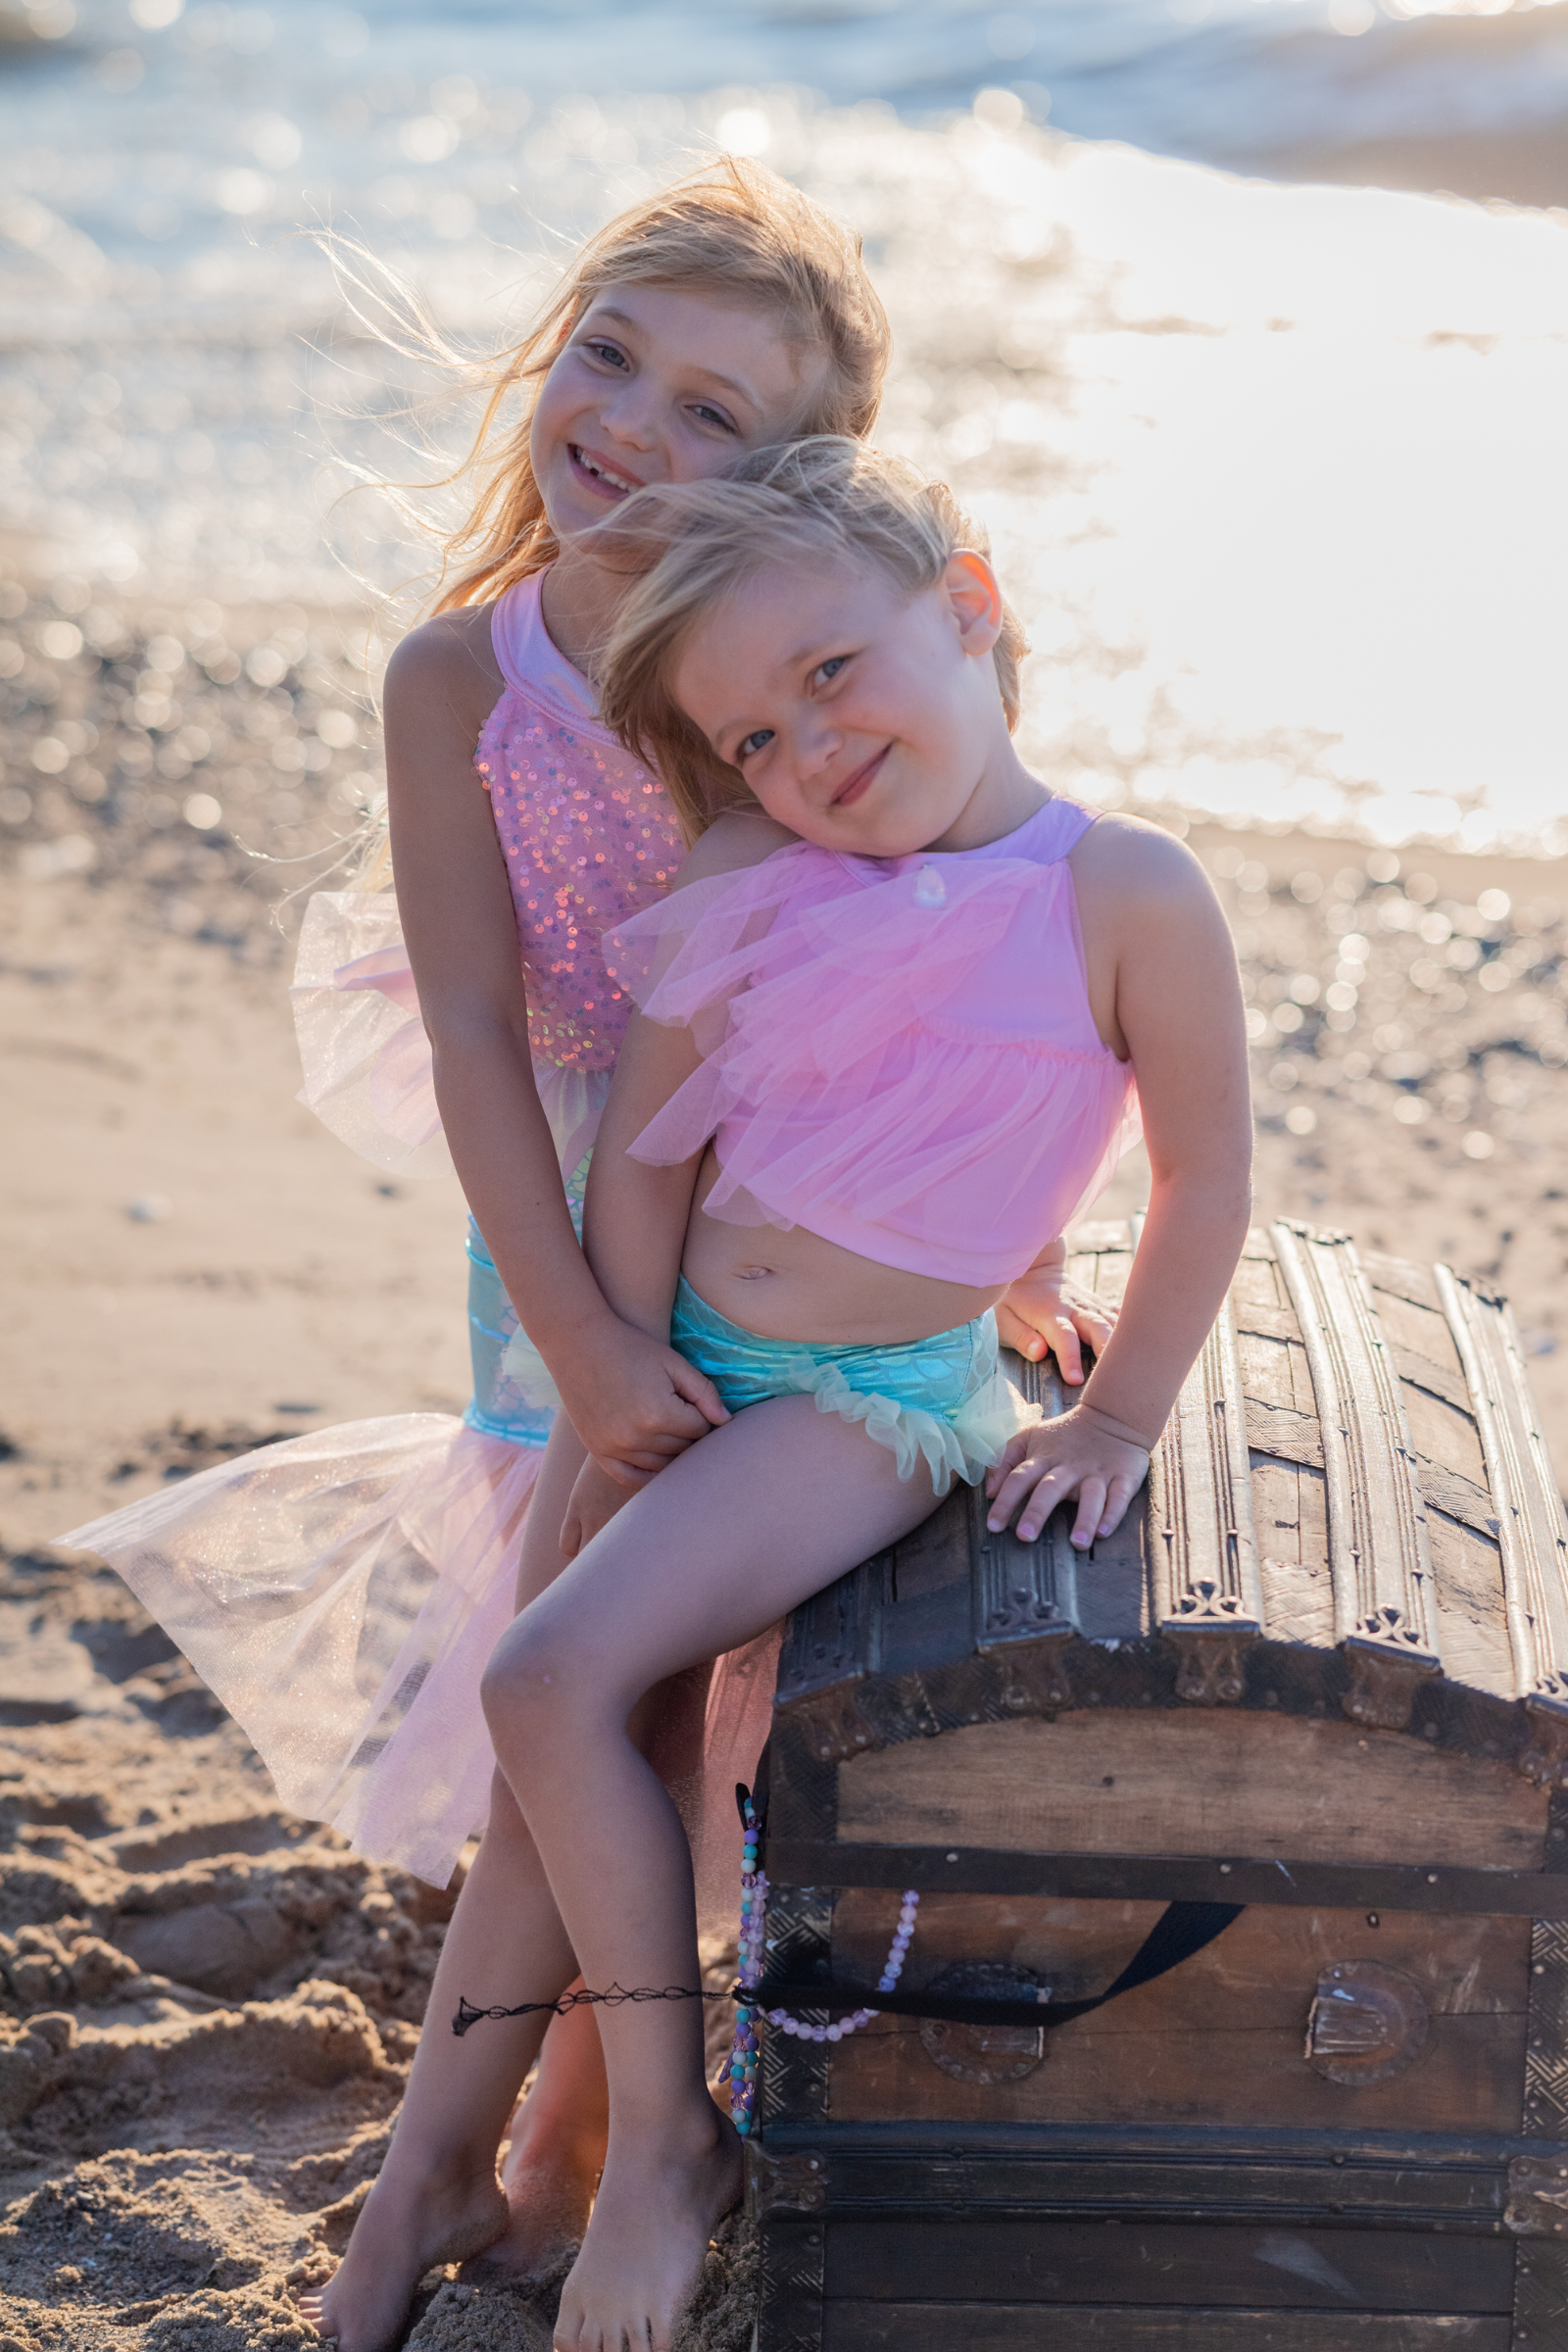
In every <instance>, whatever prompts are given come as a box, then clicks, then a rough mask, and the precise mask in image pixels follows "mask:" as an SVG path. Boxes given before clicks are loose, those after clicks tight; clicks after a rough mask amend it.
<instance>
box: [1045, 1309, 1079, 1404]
mask: <svg viewBox="0 0 1568 2352" xmlns="http://www.w3.org/2000/svg"><path fill="white" fill-rule="evenodd" d="M1049 1337H1050V1340H1051V1350H1052V1353H1053V1354H1054V1357H1055V1359H1056V1369H1057V1371H1058V1372H1059V1373H1060V1374H1061V1377H1062V1379H1063V1380H1064V1381H1066V1382H1067V1384H1068V1386H1069V1387H1071V1388H1076V1387H1077V1386H1078V1383H1079V1382H1080V1381H1081V1380H1082V1379H1083V1376H1084V1352H1083V1349H1082V1348H1080V1347H1079V1345H1078V1334H1077V1332H1076V1331H1075V1330H1074V1328H1073V1322H1072V1318H1071V1317H1070V1316H1068V1315H1054V1316H1053V1317H1052V1318H1051V1330H1050V1334H1049Z"/></svg>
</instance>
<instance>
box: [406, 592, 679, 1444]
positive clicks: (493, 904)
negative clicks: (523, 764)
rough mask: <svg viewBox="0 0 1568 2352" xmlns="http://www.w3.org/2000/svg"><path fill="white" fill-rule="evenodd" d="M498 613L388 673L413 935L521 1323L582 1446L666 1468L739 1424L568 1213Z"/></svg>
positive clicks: (449, 1123)
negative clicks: (511, 781) (644, 1323)
mask: <svg viewBox="0 0 1568 2352" xmlns="http://www.w3.org/2000/svg"><path fill="white" fill-rule="evenodd" d="M501 687H502V680H501V677H500V674H499V671H498V670H497V669H496V666H495V659H494V655H493V654H492V652H491V649H490V633H489V614H488V613H487V612H484V611H472V612H463V613H450V614H444V615H442V616H441V617H440V618H438V619H436V620H433V621H430V622H427V623H426V624H425V626H424V627H423V628H420V629H417V630H416V631H415V632H414V634H413V635H412V636H410V637H408V638H406V639H405V640H404V642H403V644H402V645H401V646H400V647H399V648H398V650H397V652H396V654H395V655H394V656H393V658H392V662H391V663H390V665H389V666H388V669H387V676H386V689H385V703H386V746H387V806H388V814H389V818H390V823H391V831H392V854H393V864H394V868H395V871H396V875H397V893H398V906H399V908H400V910H401V913H402V917H403V928H404V936H405V938H406V939H407V942H408V948H409V958H410V961H411V963H412V965H413V968H414V975H415V980H416V983H417V988H418V993H419V1006H420V1010H421V1012H422V1014H423V1017H424V1025H425V1028H426V1030H427V1031H428V1033H429V1037H430V1043H431V1048H432V1051H433V1054H434V1063H435V1091H436V1100H437V1102H438V1103H439V1104H440V1108H441V1119H442V1124H443V1126H444V1128H445V1130H446V1135H447V1141H448V1143H449V1145H450V1147H451V1151H452V1157H453V1162H454V1164H455V1166H456V1168H457V1171H458V1175H459V1177H460V1178H461V1180H462V1184H463V1189H464V1192H465V1194H466V1197H467V1201H468V1204H469V1206H470V1207H471V1209H472V1210H473V1213H474V1216H475V1217H476V1218H477V1220H478V1223H479V1228H480V1231H481V1232H482V1233H483V1235H484V1238H485V1242H486V1245H487V1247H488V1249H489V1250H490V1253H491V1255H492V1256H493V1257H494V1259H495V1261H496V1267H497V1271H498V1272H499V1274H500V1276H501V1280H502V1283H503V1284H504V1286H505V1288H506V1292H507V1296H508V1297H509V1298H510V1299H511V1300H512V1302H513V1304H514V1306H515V1308H516V1310H517V1315H518V1318H519V1320H520V1321H521V1323H522V1326H523V1329H524V1330H525V1331H526V1332H527V1334H528V1337H529V1338H530V1339H531V1340H532V1341H533V1343H534V1345H535V1347H536V1348H538V1349H539V1351H540V1353H541V1355H543V1357H544V1358H545V1361H546V1363H547V1364H548V1365H549V1367H550V1370H551V1372H552V1374H553V1375H554V1377H555V1380H556V1384H557V1386H558V1388H559V1389H560V1391H561V1395H562V1398H563V1401H564V1405H565V1409H566V1411H567V1413H568V1415H569V1416H570V1418H571V1421H572V1423H573V1425H574V1427H575V1428H576V1430H577V1432H578V1435H579V1436H580V1437H581V1438H582V1440H583V1443H584V1444H585V1445H586V1446H588V1447H589V1448H590V1450H591V1451H593V1452H595V1453H597V1454H599V1455H600V1456H601V1457H602V1458H603V1459H605V1460H607V1461H613V1462H616V1463H619V1464H622V1465H624V1466H625V1468H626V1469H627V1470H628V1471H630V1472H633V1473H635V1472H639V1471H646V1470H652V1469H657V1468H658V1467H660V1465H661V1464H662V1462H664V1461H665V1460H667V1459H668V1458H669V1456H670V1455H671V1454H673V1453H676V1452H678V1451H679V1450H680V1449H681V1447H682V1446H687V1445H689V1444H690V1443H691V1442H692V1440H693V1439H694V1438H697V1437H700V1436H701V1435H702V1434H703V1432H704V1431H705V1430H706V1429H708V1428H709V1427H710V1426H711V1423H712V1422H713V1421H715V1420H722V1419H723V1417H724V1414H723V1407H722V1406H721V1405H720V1404H719V1402H718V1398H717V1397H716V1395H715V1394H714V1392H713V1390H712V1388H711V1384H710V1383H709V1382H708V1381H706V1380H704V1379H703V1377H702V1376H701V1374H699V1373H696V1372H694V1371H693V1370H692V1369H691V1367H690V1365H688V1364H687V1363H685V1362H684V1360H683V1359H682V1358H681V1357H679V1356H677V1355H676V1354H675V1353H674V1351H673V1349H672V1348H669V1347H668V1346H667V1345H664V1344H663V1343H662V1341H656V1340H653V1339H651V1338H649V1337H648V1336H647V1334H646V1333H645V1331H644V1330H643V1329H642V1328H641V1327H639V1326H636V1325H628V1324H626V1323H624V1322H622V1321H621V1319H620V1318H619V1317H618V1316H617V1315H616V1314H615V1312H614V1311H613V1308H612V1307H611V1306H610V1305H609V1304H608V1302H607V1301H606V1299H605V1298H604V1296H603V1294H602V1292H601V1291H600V1288H599V1285H598V1284H597V1283H596V1282H595V1280H594V1277H593V1275H592V1274H591V1273H590V1271H589V1269H588V1265H587V1262H586V1260H585V1259H584V1257H583V1253H582V1251H581V1250H580V1249H579V1248H578V1246H577V1237H576V1235H575V1234H574V1233H573V1231H572V1226H571V1218H570V1216H569V1214H568V1212H567V1208H566V1201H565V1195H564V1189H563V1186H562V1180H561V1170H560V1167H559V1166H558V1164H557V1160H556V1152H555V1146H554V1143H553V1141H552V1139H551V1134H550V1128H549V1123H548V1121H547V1120H546V1118H545V1114H544V1110H543V1108H542V1106H541V1104H540V1102H539V1095H538V1090H537V1087H536V1085H535V1083H534V1076H533V1064H532V1060H531V1057H530V1054H529V1051H528V1006H527V1000H526V997H525V994H524V990H523V981H522V971H521V966H520V962H519V958H518V954H517V931H516V918H515V913H514V909H513V904H512V893H511V890H510V887H509V885H508V880H507V872H506V864H505V860H504V859H503V858H502V855H501V850H500V845H499V843H498V842H497V839H496V832H495V826H494V823H493V821H492V818H491V812H490V803H489V797H488V795H487V794H486V792H485V790H484V787H483V786H482V785H481V784H480V782H479V779H478V777H477V776H476V775H475V773H474V770H473V753H474V747H475V745H476V743H477V740H478V736H479V731H480V728H481V727H482V726H483V724H484V721H485V718H486V717H487V716H488V714H489V712H490V711H491V710H492V709H493V707H494V705H495V702H496V699H497V697H498V695H499V694H500V692H501Z"/></svg>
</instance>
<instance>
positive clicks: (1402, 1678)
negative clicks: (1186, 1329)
mask: <svg viewBox="0 0 1568 2352" xmlns="http://www.w3.org/2000/svg"><path fill="white" fill-rule="evenodd" d="M1274 1235H1275V1243H1276V1247H1277V1249H1278V1252H1279V1262H1280V1266H1281V1269H1282V1270H1283V1272H1284V1274H1285V1278H1286V1281H1287V1283H1288V1285H1289V1287H1290V1292H1291V1298H1292V1301H1293V1303H1294V1305H1295V1307H1296V1312H1297V1316H1298V1319H1299V1323H1300V1326H1301V1338H1302V1342H1303V1345H1304V1346H1305V1348H1306V1353H1307V1361H1308V1363H1309V1364H1310V1366H1311V1372H1312V1387H1313V1391H1314V1394H1315V1397H1316V1400H1317V1415H1318V1421H1319V1424H1320V1426H1321V1429H1322V1436H1323V1462H1324V1469H1325V1472H1326V1474H1327V1478H1328V1498H1329V1561H1330V1566H1331V1568H1332V1570H1333V1575H1334V1604H1335V1628H1336V1633H1337V1636H1338V1639H1339V1641H1340V1642H1342V1643H1343V1644H1344V1645H1345V1648H1346V1650H1347V1653H1348V1657H1349V1659H1350V1664H1351V1685H1350V1690H1349V1691H1348V1693H1347V1696H1346V1700H1345V1708H1346V1712H1347V1714H1348V1715H1349V1716H1350V1717H1351V1719H1352V1720H1353V1721H1355V1722H1358V1723H1366V1724H1373V1725H1376V1726H1378V1727H1379V1728H1381V1729H1384V1730H1389V1731H1402V1730H1403V1729H1405V1727H1406V1726H1407V1725H1408V1723H1409V1721H1410V1713H1411V1709H1412V1706H1413V1704H1414V1699H1415V1692H1416V1689H1417V1686H1418V1685H1419V1683H1420V1682H1422V1681H1424V1680H1425V1679H1427V1678H1428V1677H1430V1676H1433V1675H1436V1674H1439V1673H1441V1671H1442V1663H1441V1660H1440V1658H1439V1656H1438V1650H1437V1642H1436V1632H1435V1628H1434V1625H1433V1622H1432V1610H1431V1605H1430V1590H1429V1588H1430V1584H1431V1575H1432V1566H1431V1558H1430V1554H1429V1550H1428V1545H1427V1530H1426V1515H1425V1512H1424V1509H1423V1507H1422V1501H1421V1493H1420V1489H1419V1487H1418V1486H1417V1484H1416V1479H1415V1460H1414V1456H1413V1453H1412V1451H1411V1446H1410V1435H1409V1430H1408V1427H1407V1425H1406V1421H1405V1413H1404V1403H1403V1398H1402V1396H1401V1393H1400V1388H1399V1380H1398V1376H1397V1372H1396V1370H1395V1367H1394V1365H1393V1363H1392V1361H1391V1360H1390V1353H1389V1349H1388V1348H1387V1347H1386V1346H1385V1344H1384V1341H1383V1338H1382V1334H1381V1332H1380V1331H1379V1328H1378V1319H1377V1310H1376V1308H1375V1307H1374V1305H1373V1303H1372V1292H1371V1288H1370V1286H1369V1284H1368V1283H1367V1281H1366V1279H1365V1277H1364V1275H1363V1274H1362V1272H1361V1269H1360V1266H1359V1263H1358V1262H1357V1259H1356V1255H1355V1250H1354V1248H1353V1246H1352V1244H1351V1243H1350V1241H1349V1239H1348V1236H1336V1237H1334V1238H1333V1239H1330V1238H1328V1237H1326V1236H1322V1235H1315V1234H1313V1233H1311V1232H1310V1231H1309V1229H1308V1228H1306V1227H1304V1226H1293V1225H1290V1224H1288V1223H1286V1222H1285V1221H1284V1220H1283V1219H1282V1220H1281V1221H1280V1222H1279V1223H1278V1224H1277V1225H1276V1226H1275V1228H1274Z"/></svg>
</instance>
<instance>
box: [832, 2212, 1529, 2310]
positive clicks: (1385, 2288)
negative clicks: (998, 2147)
mask: <svg viewBox="0 0 1568 2352" xmlns="http://www.w3.org/2000/svg"><path fill="white" fill-rule="evenodd" d="M826 2234H827V2260H826V2263H825V2265H824V2270H823V2290H824V2294H825V2296H826V2298H827V2299H828V2301H829V2302H832V2301H833V2300H834V2299H836V2298H839V2297H844V2296H853V2297H854V2298H855V2299H856V2300H857V2301H858V2302H877V2301H882V2300H884V2299H885V2300H887V2301H889V2302H900V2303H904V2302H918V2301H922V2300H925V2299H927V2298H932V2299H936V2298H943V2297H949V2296H951V2297H952V2298H954V2300H956V2301H957V2300H964V2299H969V2298H978V2297H980V2296H983V2295H987V2294H991V2295H995V2296H996V2297H997V2298H998V2299H999V2300H1002V2301H1008V2302H1020V2303H1022V2302H1032V2303H1034V2304H1035V2305H1036V2307H1037V2309H1040V2314H1041V2320H1042V2322H1043V2323H1044V2322H1045V2321H1046V2319H1047V2314H1048V2313H1049V2309H1050V2306H1051V2305H1052V2304H1054V2303H1079V2304H1085V2303H1087V2304H1091V2305H1092V2304H1095V2303H1111V2304H1123V2305H1127V2304H1133V2305H1137V2304H1144V2305H1146V2306H1147V2305H1151V2304H1152V2305H1155V2306H1163V2307H1165V2308H1166V2309H1169V2307H1170V2306H1172V2305H1175V2306H1176V2307H1177V2308H1178V2309H1179V2308H1180V2306H1181V2305H1182V2304H1183V2303H1184V2302H1185V2303H1202V2304H1206V2305H1209V2306H1211V2307H1218V2308H1220V2309H1223V2308H1224V2307H1225V2306H1226V2305H1227V2304H1228V2305H1230V2306H1232V2307H1233V2308H1234V2307H1236V2306H1238V2305H1240V2306H1242V2307H1243V2308H1252V2309H1257V2310H1270V2309H1273V2310H1279V2309H1281V2308H1282V2307H1283V2308H1286V2309H1296V2310H1305V2311H1313V2310H1316V2311H1334V2312H1344V2311H1354V2310H1362V2311H1386V2312H1398V2313H1408V2314H1414V2313H1418V2312H1435V2313H1446V2312H1454V2311H1461V2312H1469V2313H1472V2314H1475V2315H1477V2316H1480V2315H1482V2314H1496V2313H1510V2312H1511V2310H1512V2307H1513V2247H1512V2245H1511V2244H1510V2243H1509V2242H1508V2241H1507V2240H1506V2239H1503V2240H1501V2241H1499V2240H1497V2239H1495V2238H1475V2237H1470V2236H1462V2237H1449V2236H1447V2235H1441V2236H1440V2235H1438V2234H1436V2233H1430V2234H1429V2233H1427V2232H1425V2231H1421V2230H1414V2229H1389V2230H1383V2229H1322V2228H1317V2229H1281V2228H1279V2227H1277V2226H1270V2227H1264V2228H1258V2227H1256V2226H1255V2225H1254V2226H1253V2227H1251V2228H1249V2227H1248V2226H1247V2225H1246V2224H1245V2223H1240V2224H1231V2225H1227V2224H1224V2223H1204V2222H1196V2223H1188V2224H1186V2225H1183V2224H1182V2223H1179V2222H1176V2223H1172V2222H1145V2223H1139V2222H1135V2221H1126V2222H1115V2223H1110V2224H1106V2223H1104V2222H1091V2221H1083V2222H1074V2221H1018V2222H1000V2221H998V2222H989V2221H968V2220H966V2219H964V2218H962V2217H956V2218H952V2219H949V2220H947V2221H944V2222H940V2223H938V2222H936V2221H935V2220H934V2219H926V2220H921V2221H891V2220H890V2221H858V2220H857V2221H834V2222H832V2223H830V2225H829V2227H828V2229H827V2233H826Z"/></svg>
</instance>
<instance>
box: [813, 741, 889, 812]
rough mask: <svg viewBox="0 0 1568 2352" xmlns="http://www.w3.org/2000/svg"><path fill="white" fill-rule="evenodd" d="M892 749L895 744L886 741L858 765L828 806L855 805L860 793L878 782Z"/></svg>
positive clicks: (845, 807)
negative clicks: (876, 751)
mask: <svg viewBox="0 0 1568 2352" xmlns="http://www.w3.org/2000/svg"><path fill="white" fill-rule="evenodd" d="M892 749H893V746H892V744H891V743H885V744H884V745H883V746H882V749H881V750H880V751H879V752H878V753H876V754H875V756H874V757H873V758H872V759H870V760H866V762H865V764H864V766H863V767H858V768H857V769H856V771H855V773H854V775H853V776H851V777H850V778H849V780H848V782H846V783H843V784H841V785H840V786H839V788H838V790H837V792H836V793H835V794H834V795H833V798H832V799H831V801H829V803H828V807H829V808H830V809H849V808H851V807H853V805H854V803H855V802H857V801H858V799H859V798H860V795H861V794H862V793H863V792H865V791H866V790H867V789H868V788H869V787H870V786H871V785H872V784H874V783H875V782H876V779H877V777H878V775H879V774H880V772H881V768H882V762H883V760H885V759H886V758H887V756H888V754H889V752H891V751H892Z"/></svg>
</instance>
